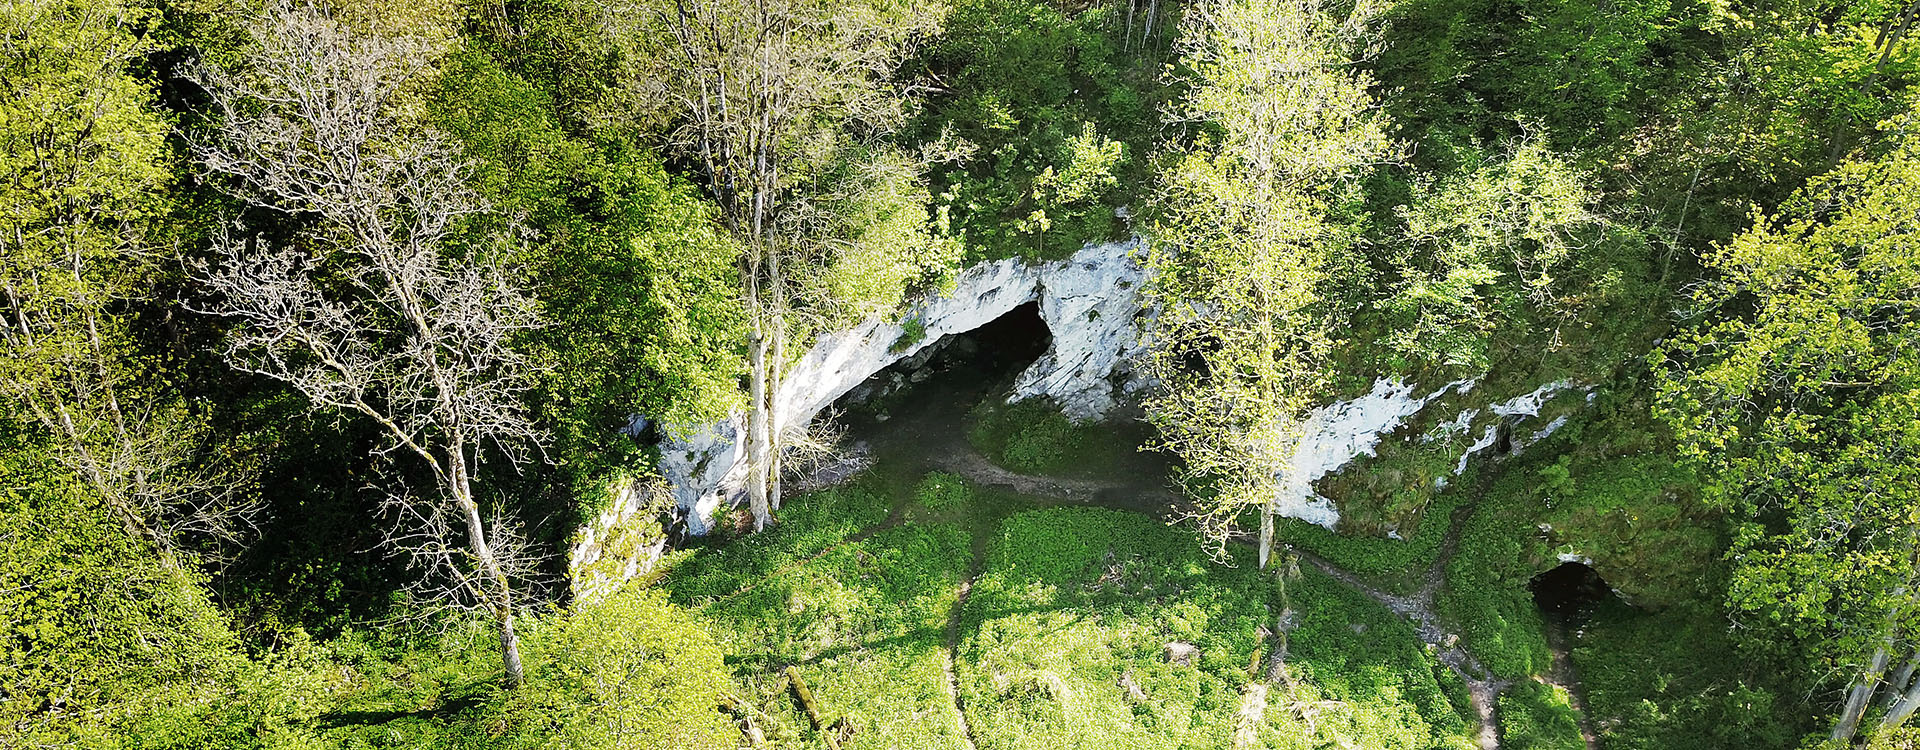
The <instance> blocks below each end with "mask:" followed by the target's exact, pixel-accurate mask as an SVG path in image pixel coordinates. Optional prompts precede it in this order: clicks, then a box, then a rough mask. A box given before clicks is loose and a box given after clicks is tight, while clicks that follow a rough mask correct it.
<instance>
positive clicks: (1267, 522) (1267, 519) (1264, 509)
mask: <svg viewBox="0 0 1920 750" xmlns="http://www.w3.org/2000/svg"><path fill="white" fill-rule="evenodd" d="M1271 554H1273V500H1271V499H1269V500H1267V502H1266V504H1265V505H1262V506H1260V569H1261V570H1266V569H1267V557H1268V556H1269V555H1271Z"/></svg>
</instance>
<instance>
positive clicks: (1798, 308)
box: [1653, 119, 1920, 674]
mask: <svg viewBox="0 0 1920 750" xmlns="http://www.w3.org/2000/svg"><path fill="white" fill-rule="evenodd" d="M1901 122H1905V120H1904V119H1903V120H1902V121H1901ZM1899 127H1900V128H1902V129H1900V130H1896V131H1894V132H1892V133H1890V137H1891V140H1892V141H1893V143H1892V150H1891V151H1890V152H1889V153H1887V154H1885V155H1884V156H1881V157H1878V158H1874V159H1867V160H1860V161H1853V162H1849V163H1847V164H1844V165H1843V166H1841V167H1840V168H1838V169H1836V170H1834V171H1833V172H1831V173H1829V174H1828V175H1826V176H1823V177H1821V178H1819V179H1817V180H1814V181H1813V182H1811V183H1809V184H1808V186H1807V187H1806V188H1805V189H1804V190H1803V191H1801V192H1800V193H1797V194H1796V195H1795V197H1794V198H1793V199H1792V200H1790V201H1789V202H1787V203H1786V204H1785V205H1784V206H1782V207H1781V209H1780V211H1779V212H1778V213H1777V214H1773V215H1767V214H1760V215H1757V216H1756V219H1755V225H1754V227H1753V228H1752V229H1751V230H1749V231H1748V232H1746V233H1744V234H1742V235H1741V236H1739V237H1737V238H1735V239H1734V240H1733V241H1732V242H1730V243H1728V244H1726V245H1725V246H1722V247H1720V248H1718V249H1717V250H1716V251H1715V252H1714V253H1712V254H1711V255H1710V256H1708V257H1707V258H1706V262H1707V264H1708V265H1709V267H1710V268H1711V269H1712V271H1713V272H1714V275H1713V277H1712V278H1711V279H1710V281H1709V282H1708V283H1706V284H1704V285H1702V287H1701V288H1700V290H1699V292H1698V294H1697V296H1696V298H1695V302H1696V305H1697V306H1698V308H1699V309H1701V310H1702V311H1708V312H1712V313H1716V314H1715V315H1714V316H1713V317H1711V318H1707V319H1705V320H1703V321H1702V322H1701V324H1700V325H1697V326H1694V327H1692V328H1690V329H1689V330H1686V331H1684V332H1683V333H1681V334H1679V335H1676V336H1675V337H1674V338H1673V340H1672V341H1671V343H1669V345H1668V346H1667V347H1665V348H1664V349H1662V350H1660V351H1658V352H1656V354H1655V355H1654V357H1653V359H1654V363H1655V371H1656V375H1657V377H1658V379H1659V383H1658V385H1659V395H1660V402H1659V404H1658V409H1659V411H1658V413H1659V414H1660V415H1661V416H1662V417H1663V418H1664V419H1665V420H1666V421H1667V422H1668V423H1669V424H1671V425H1672V426H1673V428H1674V431H1675V433H1676V435H1677V436H1678V437H1679V438H1680V446H1679V450H1678V453H1679V455H1680V457H1681V458H1682V459H1683V460H1685V461H1687V462H1689V463H1690V464H1692V465H1695V466H1698V467H1699V468H1700V469H1701V470H1702V476H1703V478H1704V479H1705V484H1704V487H1703V495H1704V498H1705V500H1706V501H1707V502H1708V503H1710V504H1711V505H1713V506H1715V507H1718V508H1722V509H1725V510H1726V511H1727V512H1728V513H1729V515H1730V516H1731V517H1732V518H1733V520H1734V521H1735V522H1736V524H1737V525H1736V527H1735V529H1734V532H1733V540H1734V541H1733V552H1732V559H1733V560H1734V561H1735V565H1734V567H1733V570H1732V579H1731V581H1730V583H1729V585H1728V590H1727V600H1728V603H1729V605H1730V606H1731V609H1732V611H1733V613H1734V615H1735V617H1736V618H1737V619H1739V620H1741V621H1742V622H1745V623H1748V627H1747V628H1745V629H1744V630H1743V632H1744V633H1745V634H1747V635H1749V636H1751V640H1750V642H1749V643H1750V645H1756V646H1760V647H1763V649H1764V651H1765V652H1766V653H1768V654H1771V655H1773V656H1776V657H1784V658H1793V659H1796V660H1804V662H1803V664H1804V666H1803V667H1802V668H1803V669H1805V670H1806V672H1805V673H1806V674H1833V673H1834V672H1836V671H1852V669H1853V668H1854V667H1855V666H1857V665H1858V664H1860V663H1861V662H1863V661H1864V660H1865V658H1866V654H1867V652H1869V651H1871V650H1873V648H1875V647H1876V646H1878V645H1879V643H1880V642H1881V639H1882V638H1883V637H1886V636H1885V634H1887V633H1891V632H1895V631H1897V630H1899V629H1900V627H1901V625H1902V621H1903V620H1904V619H1906V618H1909V617H1912V616H1913V615H1914V614H1915V613H1913V612H1912V609H1913V608H1912V607H1908V606H1906V605H1905V600H1906V599H1907V597H1903V596H1901V595H1899V594H1896V593H1894V592H1896V591H1900V590H1912V587H1914V586H1915V585H1916V584H1920V567H1916V564H1917V563H1920V559H1916V557H1915V549H1916V543H1915V539H1916V534H1920V519H1917V518H1916V517H1915V514H1914V509H1915V508H1916V507H1920V494H1916V493H1920V473H1917V472H1920V462H1916V461H1914V460H1913V456H1915V455H1917V454H1920V350H1916V349H1915V347H1914V346H1913V342H1914V341H1915V340H1920V327H1916V318H1915V316H1914V315H1913V310H1914V309H1915V306H1916V305H1920V296H1917V295H1920V285H1916V283H1915V280H1916V279H1920V255H1916V254H1915V253H1914V252H1913V249H1912V248H1913V242H1914V241H1915V239H1916V238H1917V237H1920V224H1916V221H1915V216H1916V215H1920V138H1916V137H1915V136H1913V135H1911V134H1909V133H1907V132H1906V131H1905V130H1904V129H1903V128H1904V127H1905V126H1904V125H1900V126H1899Z"/></svg>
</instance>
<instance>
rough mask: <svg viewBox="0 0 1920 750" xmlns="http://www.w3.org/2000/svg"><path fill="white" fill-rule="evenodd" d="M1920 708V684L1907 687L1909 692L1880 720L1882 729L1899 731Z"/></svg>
mask: <svg viewBox="0 0 1920 750" xmlns="http://www.w3.org/2000/svg"><path fill="white" fill-rule="evenodd" d="M1916 708H1920V683H1915V684H1913V685H1909V686H1907V692H1906V694H1904V695H1901V696H1900V700H1898V701H1895V702H1894V704H1893V706H1892V707H1891V708H1888V709H1887V715H1886V716H1883V717H1881V718H1880V728H1881V729H1897V728H1899V727H1900V725H1902V724H1905V723H1906V722H1907V718H1908V717H1910V716H1912V715H1913V711H1914V709H1916Z"/></svg>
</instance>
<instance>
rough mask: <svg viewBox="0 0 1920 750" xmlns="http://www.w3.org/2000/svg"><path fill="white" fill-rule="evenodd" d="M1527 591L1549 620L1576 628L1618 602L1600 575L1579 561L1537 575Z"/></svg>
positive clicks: (1530, 582)
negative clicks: (1610, 604) (1615, 601)
mask: <svg viewBox="0 0 1920 750" xmlns="http://www.w3.org/2000/svg"><path fill="white" fill-rule="evenodd" d="M1527 588H1529V589H1531V590H1532V591H1533V602H1534V604H1536V605H1539V607H1540V612H1541V614H1544V615H1546V616H1547V619H1549V620H1551V621H1554V622H1557V623H1560V624H1563V625H1571V626H1574V627H1579V626H1580V625H1584V624H1586V621H1587V618H1589V617H1591V616H1593V612H1594V610H1596V609H1599V607H1600V605H1602V604H1605V603H1607V602H1608V601H1613V600H1618V599H1619V597H1618V596H1616V595H1614V593H1613V588H1612V587H1610V586H1608V585H1607V582H1606V580H1604V579H1602V578H1601V577H1600V574H1599V573H1598V572H1595V571H1594V569H1593V568H1592V567H1591V566H1588V565H1587V564H1586V563H1583V562H1579V561H1577V560H1575V561H1569V562H1564V563H1561V564H1560V565H1559V566H1557V567H1555V568H1554V569H1552V570H1549V571H1547V572H1545V573H1541V574H1540V575H1537V576H1534V577H1533V580H1532V581H1529V582H1527Z"/></svg>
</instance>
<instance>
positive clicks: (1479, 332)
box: [1377, 140, 1649, 374]
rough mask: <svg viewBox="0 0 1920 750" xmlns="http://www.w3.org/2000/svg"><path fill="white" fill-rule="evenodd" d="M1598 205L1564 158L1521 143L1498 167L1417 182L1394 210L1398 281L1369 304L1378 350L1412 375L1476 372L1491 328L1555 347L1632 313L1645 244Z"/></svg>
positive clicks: (1641, 292)
mask: <svg viewBox="0 0 1920 750" xmlns="http://www.w3.org/2000/svg"><path fill="white" fill-rule="evenodd" d="M1599 204H1600V196H1599V195H1598V194H1597V193H1596V192H1595V191H1594V190H1593V189H1592V188H1591V187H1590V186H1589V185H1588V181H1587V178H1586V177H1585V176H1584V175H1582V174H1580V173H1579V172H1578V171H1577V170H1575V169H1574V168H1573V167H1572V166H1571V165H1570V164H1569V163H1568V162H1567V160H1566V159H1565V158H1564V157H1561V156H1559V155H1556V154H1553V153H1551V152H1549V151H1547V150H1546V148H1545V146H1544V145H1542V144H1541V143H1540V142H1539V141H1537V140H1526V141H1522V142H1520V143H1519V144H1517V145H1516V146H1514V147H1513V149H1512V151H1511V152H1510V153H1508V154H1507V155H1506V157H1505V158H1504V159H1502V160H1500V161H1499V162H1497V163H1493V162H1488V161H1484V160H1480V161H1474V162H1469V165H1468V167H1466V168H1463V169H1462V170H1461V171H1460V172H1459V173H1457V174H1454V175H1450V176H1448V177H1446V178H1443V179H1441V180H1439V181H1437V182H1435V183H1432V184H1426V183H1416V184H1415V185H1414V186H1413V190H1412V202H1411V203H1410V204H1409V205H1406V206H1402V207H1401V208H1400V218H1401V219H1402V221H1404V222H1405V226H1404V232H1405V242H1406V245H1405V246H1404V247H1402V248H1399V249H1397V250H1396V252H1394V253H1393V254H1392V256H1391V262H1392V263H1393V265H1394V268H1395V273H1396V276H1397V277H1398V279H1397V280H1396V281H1395V282H1393V284H1392V288H1391V290H1390V291H1389V292H1388V293H1387V296H1386V298H1385V299H1383V300H1382V301H1380V302H1379V303H1377V304H1378V305H1379V306H1380V307H1382V308H1384V310H1385V311H1386V313H1387V315H1388V317H1389V320H1390V321H1391V323H1390V326H1391V329H1390V330H1391V332H1390V333H1389V334H1388V337H1387V341H1386V342H1385V343H1386V344H1387V345H1388V346H1389V347H1390V348H1391V349H1393V350H1394V351H1396V352H1398V353H1399V354H1400V355H1401V356H1402V357H1403V358H1405V360H1406V361H1407V363H1409V364H1411V365H1413V366H1415V367H1434V368H1442V369H1450V370H1452V371H1453V372H1463V373H1467V374H1479V373H1481V372H1484V371H1485V370H1486V369H1487V367H1488V366H1489V364H1490V362H1489V347H1490V345H1491V342H1490V338H1491V337H1492V335H1493V334H1494V332H1495V331H1496V330H1498V331H1501V332H1502V333H1506V334H1508V335H1513V334H1515V333H1516V332H1519V331H1524V330H1525V329H1526V328H1528V327H1529V326H1534V327H1539V326H1547V327H1551V328H1552V329H1553V331H1554V334H1555V336H1554V337H1553V341H1551V342H1550V346H1553V345H1556V344H1558V340H1559V339H1560V338H1561V337H1562V336H1567V335H1569V334H1570V332H1568V331H1566V330H1565V329H1567V328H1569V327H1573V326H1579V327H1588V326H1592V325H1594V324H1595V323H1596V322H1598V321H1599V320H1601V315H1600V313H1602V312H1603V311H1604V312H1613V313H1615V314H1617V313H1618V312H1619V311H1620V310H1622V309H1626V310H1633V311H1636V312H1637V311H1639V310H1642V309H1644V306H1643V304H1631V305H1623V304H1621V303H1623V302H1624V303H1643V302H1644V298H1645V297H1646V284H1645V277H1646V276H1647V271H1648V265H1649V263H1648V262H1649V254H1648V252H1647V247H1646V240H1645V239H1644V238H1643V237H1642V236H1640V234H1639V233H1638V232H1637V231H1635V230H1634V229H1633V228H1632V227H1630V226H1628V225H1626V224H1624V223H1622V222H1619V221H1617V220H1615V219H1612V218H1610V217H1608V216H1607V215H1605V214H1604V213H1601V212H1600V211H1599V209H1598V206H1599Z"/></svg>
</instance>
